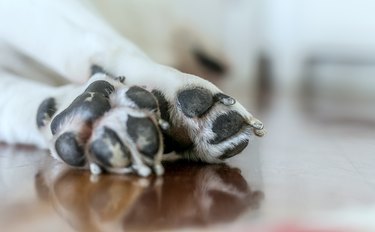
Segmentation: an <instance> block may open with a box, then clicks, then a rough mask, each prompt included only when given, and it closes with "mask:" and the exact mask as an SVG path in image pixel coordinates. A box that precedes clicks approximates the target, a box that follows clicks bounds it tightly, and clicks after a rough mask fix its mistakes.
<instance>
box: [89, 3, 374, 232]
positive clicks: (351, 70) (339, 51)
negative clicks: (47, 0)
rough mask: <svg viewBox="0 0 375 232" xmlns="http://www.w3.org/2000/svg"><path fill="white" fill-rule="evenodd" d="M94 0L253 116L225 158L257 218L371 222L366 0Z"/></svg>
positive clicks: (340, 224)
mask: <svg viewBox="0 0 375 232" xmlns="http://www.w3.org/2000/svg"><path fill="white" fill-rule="evenodd" d="M96 3H97V4H98V10H99V11H100V12H101V13H102V14H103V15H104V16H105V17H106V18H108V19H109V21H110V22H112V24H113V25H114V26H115V27H116V28H117V29H118V30H119V31H120V32H121V33H123V34H125V35H126V36H127V37H128V38H130V39H131V40H132V41H133V42H135V43H136V44H138V45H139V46H140V47H141V48H142V49H143V50H145V51H146V53H148V54H149V55H150V56H151V57H152V58H153V59H155V60H157V61H159V62H161V63H164V64H167V65H171V66H174V67H176V68H179V69H180V70H182V71H185V72H189V73H193V74H196V75H199V76H202V77H205V78H207V79H209V80H211V81H213V82H215V83H216V84H218V85H219V86H220V87H221V88H222V89H223V90H225V91H226V92H227V93H229V94H231V95H233V96H235V97H236V98H237V99H239V101H240V102H241V103H243V104H244V105H245V106H246V107H247V108H248V109H249V110H250V112H252V113H253V114H254V115H255V116H257V117H258V118H260V119H262V120H263V122H264V123H265V126H266V129H267V130H268V135H267V136H266V137H265V138H262V139H260V140H256V141H255V142H254V144H253V145H252V146H251V147H250V148H248V149H247V150H246V151H245V153H244V154H242V155H240V156H237V157H235V158H233V159H232V161H231V162H230V164H231V165H235V166H238V167H239V168H240V169H241V170H242V173H243V174H244V176H246V178H247V180H248V181H249V182H250V183H251V184H252V186H253V187H254V186H255V188H256V189H261V190H262V191H263V192H264V194H265V199H264V201H263V202H262V203H261V207H260V209H259V211H257V215H258V217H259V218H260V219H261V221H262V220H265V221H267V220H276V221H277V220H281V221H282V222H283V223H285V221H292V222H296V221H300V222H301V221H302V222H303V221H307V222H308V223H310V224H314V225H322V224H323V225H336V226H337V228H341V229H340V230H338V231H366V230H369V231H371V229H369V228H372V229H373V228H375V225H374V224H373V222H372V219H371V218H375V197H374V196H375V171H374V167H375V156H374V153H375V143H374V138H375V107H374V106H375V15H374V13H373V9H374V8H375V2H374V1H371V0H347V1H340V0H284V1H277V0H206V1H194V2H192V1H188V0H178V1H167V0H160V1H157V2H156V1H147V0H143V1H126V3H124V2H123V1H115V0H113V3H114V4H111V6H108V5H107V4H106V3H103V2H102V1H96ZM116 4H117V5H116ZM122 4H123V5H122ZM121 5H122V6H121ZM125 5H126V6H125ZM115 12H117V13H115ZM116 15H122V17H124V18H126V20H121V19H120V18H119V17H118V16H116ZM127 16H128V17H127ZM248 215H249V214H248ZM243 218H247V219H248V218H249V217H246V216H244V217H243ZM259 218H258V219H259ZM297 224H298V223H297ZM355 228H357V229H355ZM358 228H360V229H358ZM285 231H292V229H290V230H287V229H286V230H285ZM314 231H318V230H314Z"/></svg>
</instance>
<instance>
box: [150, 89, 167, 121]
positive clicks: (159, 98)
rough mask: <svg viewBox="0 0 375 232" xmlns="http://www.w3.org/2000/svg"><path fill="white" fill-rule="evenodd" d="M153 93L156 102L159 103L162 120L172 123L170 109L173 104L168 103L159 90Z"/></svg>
mask: <svg viewBox="0 0 375 232" xmlns="http://www.w3.org/2000/svg"><path fill="white" fill-rule="evenodd" d="M151 93H152V94H153V95H154V96H155V98H156V100H157V101H158V105H159V110H160V116H161V118H162V119H163V120H165V121H167V122H169V121H170V115H169V109H170V107H171V104H170V103H169V102H168V101H167V99H166V98H165V96H164V94H163V93H162V92H160V91H159V90H152V91H151Z"/></svg>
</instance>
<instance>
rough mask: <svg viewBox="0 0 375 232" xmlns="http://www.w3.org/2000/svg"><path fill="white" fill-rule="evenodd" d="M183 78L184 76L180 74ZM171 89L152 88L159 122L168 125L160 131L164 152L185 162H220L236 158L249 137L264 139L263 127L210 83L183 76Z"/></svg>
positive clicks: (177, 79) (231, 98)
mask: <svg viewBox="0 0 375 232" xmlns="http://www.w3.org/2000/svg"><path fill="white" fill-rule="evenodd" d="M181 75H184V74H181ZM175 82H178V84H175V85H173V86H174V87H173V88H168V89H167V88H165V87H164V86H160V88H157V87H155V86H154V88H153V90H152V93H153V94H154V95H155V97H156V98H157V99H158V103H159V107H160V112H161V118H162V119H163V120H165V121H167V122H168V123H169V125H170V127H169V129H168V130H165V131H163V135H164V144H165V151H166V152H168V151H172V150H174V151H176V152H177V153H179V154H181V155H182V156H183V157H184V158H188V159H193V160H200V161H204V162H210V163H215V162H221V161H223V160H225V159H227V158H230V157H233V156H234V155H237V154H239V153H240V152H241V151H243V150H244V149H245V147H246V146H247V145H248V143H249V141H250V139H251V137H252V135H254V134H255V135H257V136H263V135H264V133H265V130H264V129H263V124H262V123H261V122H260V121H259V120H257V119H256V118H254V117H253V116H252V115H251V114H250V113H248V112H247V111H246V109H245V108H244V107H243V106H242V105H241V104H239V103H238V102H237V101H236V100H235V99H234V98H233V97H230V96H228V95H226V94H224V93H223V92H221V91H220V90H219V89H218V88H217V87H216V86H214V85H213V84H211V83H210V82H208V81H206V80H203V79H200V78H197V77H195V76H191V75H186V76H184V77H181V78H176V79H175Z"/></svg>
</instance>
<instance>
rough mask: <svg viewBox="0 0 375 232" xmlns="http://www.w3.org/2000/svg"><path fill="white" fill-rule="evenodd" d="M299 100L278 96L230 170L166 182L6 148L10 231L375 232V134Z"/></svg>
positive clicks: (4, 191)
mask: <svg viewBox="0 0 375 232" xmlns="http://www.w3.org/2000/svg"><path fill="white" fill-rule="evenodd" d="M295 99H296V98H295V97H294V96H287V95H285V94H284V95H280V96H275V97H273V98H272V101H271V104H270V105H269V107H268V108H267V109H264V110H262V112H263V113H262V115H259V114H258V115H257V116H259V117H260V118H262V119H263V121H264V123H265V125H266V126H267V129H268V135H267V136H266V137H264V138H262V139H254V141H253V143H252V144H251V145H250V146H248V148H247V149H246V150H245V151H244V152H243V153H242V154H241V155H238V156H236V157H234V158H232V159H230V160H229V161H228V162H227V163H226V164H222V165H204V164H196V163H184V162H177V163H166V164H165V167H166V174H165V175H164V176H163V177H160V178H155V177H151V178H147V179H142V178H137V177H134V176H118V175H117V176H116V175H102V176H100V177H98V178H94V177H92V176H90V174H89V173H88V172H85V171H77V170H71V169H68V168H66V167H65V165H62V164H60V163H57V162H56V161H54V160H52V159H51V158H49V156H48V155H47V152H46V151H40V150H35V149H33V148H29V147H14V146H9V145H1V146H0V199H1V201H0V228H1V229H0V231H28V232H30V231H38V232H39V231H64V232H65V231H150V230H151V231H152V230H179V229H184V230H196V231H201V230H207V231H212V230H213V231H216V230H220V231H275V232H276V231H279V232H281V231H375V230H372V229H374V228H375V226H374V222H373V219H374V218H375V169H374V167H375V128H374V127H371V126H370V125H366V124H365V125H363V124H360V125H358V124H356V123H354V124H351V125H349V124H347V123H344V124H340V123H323V122H321V121H319V120H314V119H313V118H311V117H310V116H309V114H307V113H306V112H305V111H302V110H299V108H298V104H297V103H296V102H295ZM242 101H246V99H245V98H243V99H242ZM255 111H256V110H255ZM307 228H309V229H310V230H307Z"/></svg>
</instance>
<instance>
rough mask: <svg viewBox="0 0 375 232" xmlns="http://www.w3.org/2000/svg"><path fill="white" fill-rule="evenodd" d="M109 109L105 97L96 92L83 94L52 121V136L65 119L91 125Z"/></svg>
mask: <svg viewBox="0 0 375 232" xmlns="http://www.w3.org/2000/svg"><path fill="white" fill-rule="evenodd" d="M110 109H111V105H110V103H109V99H108V98H107V97H105V95H103V94H101V93H98V92H84V93H83V94H81V95H80V96H78V97H77V98H76V99H74V101H73V102H72V104H70V106H69V107H68V108H66V109H65V110H64V111H62V112H61V113H60V114H58V115H57V116H56V117H55V118H54V119H53V121H52V123H51V131H52V134H56V132H57V131H58V129H59V128H60V126H61V125H63V124H64V123H65V122H66V119H67V118H70V117H72V116H74V117H77V118H80V120H82V121H83V122H85V123H92V122H93V121H94V120H96V119H97V118H99V117H101V116H102V115H103V114H104V113H105V112H107V111H108V110H110Z"/></svg>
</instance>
